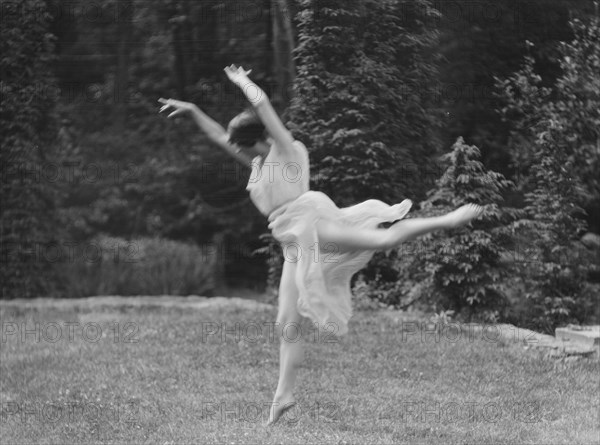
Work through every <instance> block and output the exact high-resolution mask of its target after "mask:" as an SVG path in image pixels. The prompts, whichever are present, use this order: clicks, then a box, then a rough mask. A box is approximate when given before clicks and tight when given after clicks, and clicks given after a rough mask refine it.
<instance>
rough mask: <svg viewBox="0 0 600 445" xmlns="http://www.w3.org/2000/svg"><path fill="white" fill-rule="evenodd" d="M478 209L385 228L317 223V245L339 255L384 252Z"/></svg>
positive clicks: (461, 220) (447, 226) (474, 214)
mask: <svg viewBox="0 0 600 445" xmlns="http://www.w3.org/2000/svg"><path fill="white" fill-rule="evenodd" d="M482 210H483V209H482V208H481V207H480V206H478V205H474V204H467V205H465V206H462V207H460V208H459V209H457V210H455V211H453V212H450V213H447V214H445V215H441V216H434V217H431V218H412V219H403V220H401V221H398V222H397V223H396V224H394V225H393V226H391V227H389V228H387V229H357V228H356V227H351V226H346V225H343V224H340V223H338V222H335V221H328V220H320V221H319V222H318V223H317V232H318V236H319V243H320V244H321V245H323V246H326V245H327V244H334V245H335V246H336V251H337V252H339V253H343V252H347V251H352V250H388V249H392V248H394V247H397V246H398V245H400V244H402V243H404V242H407V241H411V240H413V239H415V238H417V237H419V236H422V235H425V234H427V233H429V232H434V231H436V230H443V229H453V228H457V227H460V226H462V225H465V224H467V223H468V222H469V221H471V220H472V219H474V218H477V217H478V216H479V215H481V212H482Z"/></svg>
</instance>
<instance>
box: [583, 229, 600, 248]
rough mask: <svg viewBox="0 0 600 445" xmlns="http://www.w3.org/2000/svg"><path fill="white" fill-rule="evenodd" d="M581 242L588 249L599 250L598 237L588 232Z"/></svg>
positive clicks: (599, 240) (599, 237)
mask: <svg viewBox="0 0 600 445" xmlns="http://www.w3.org/2000/svg"><path fill="white" fill-rule="evenodd" d="M581 242H582V243H583V245H584V246H585V247H587V248H588V249H600V235H598V234H597V233H592V232H588V233H586V234H585V235H583V237H582V238H581Z"/></svg>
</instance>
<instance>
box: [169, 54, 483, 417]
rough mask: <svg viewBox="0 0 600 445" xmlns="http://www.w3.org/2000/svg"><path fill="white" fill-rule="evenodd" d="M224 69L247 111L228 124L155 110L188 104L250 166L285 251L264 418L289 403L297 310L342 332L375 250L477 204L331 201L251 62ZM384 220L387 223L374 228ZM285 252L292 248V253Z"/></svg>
mask: <svg viewBox="0 0 600 445" xmlns="http://www.w3.org/2000/svg"><path fill="white" fill-rule="evenodd" d="M225 73H226V74H227V76H228V77H229V79H230V80H231V81H232V82H233V83H234V84H235V85H237V86H238V87H239V88H241V90H242V91H243V93H244V94H245V96H246V98H247V99H248V100H249V101H250V102H251V103H252V105H253V107H254V112H252V111H245V112H243V113H241V114H239V115H238V116H236V117H235V118H234V119H233V120H232V121H231V122H230V123H229V127H228V129H227V131H226V130H225V129H224V128H223V127H221V125H219V124H218V123H216V122H215V121H214V120H212V119H211V118H210V117H208V116H207V115H206V114H205V113H203V112H202V111H201V110H200V109H199V108H198V107H196V106H195V105H194V104H191V103H189V102H182V101H177V100H173V99H159V102H161V103H162V104H163V107H162V108H161V110H160V111H161V112H162V111H166V110H172V112H171V113H170V114H169V117H173V116H176V115H179V114H183V113H190V114H191V115H192V117H193V118H194V120H195V121H196V123H197V124H198V126H199V127H200V128H201V129H202V130H203V131H204V132H205V133H206V134H207V135H208V137H209V138H210V139H211V140H212V141H213V142H215V143H216V144H217V145H218V146H220V147H221V148H222V149H223V150H225V151H226V152H227V153H229V154H230V155H231V156H233V157H234V158H235V159H237V160H238V161H240V162H242V163H244V164H245V165H247V166H248V167H251V168H252V169H253V174H252V175H251V179H250V181H249V183H248V186H247V190H248V191H249V192H250V198H251V200H252V202H253V203H254V204H255V205H256V207H257V208H258V210H259V211H260V212H261V213H262V214H263V215H265V216H266V217H268V220H269V229H271V231H272V234H273V237H274V238H275V239H277V240H278V241H279V242H280V243H281V246H282V248H283V250H284V252H286V253H288V254H287V255H285V256H286V259H285V262H284V265H283V271H282V275H281V283H280V287H279V308H278V314H277V324H276V326H277V327H278V335H279V337H280V363H279V382H278V384H277V389H276V391H275V396H274V400H273V404H272V406H271V411H270V414H269V424H272V423H275V422H276V421H277V420H278V419H279V418H280V417H281V415H282V414H283V413H284V412H285V411H286V410H287V409H289V408H290V407H291V406H293V405H294V403H295V400H294V395H293V390H294V385H295V381H296V374H297V370H298V367H299V365H300V364H301V362H302V359H303V350H302V343H301V342H299V341H296V340H297V339H295V338H294V339H293V341H289V339H287V338H286V336H284V335H281V334H282V329H283V328H285V327H286V326H288V325H289V324H291V323H299V322H300V320H301V316H305V317H308V318H310V319H311V320H313V321H314V322H316V323H317V324H318V326H319V327H320V328H323V327H325V326H334V327H335V328H336V330H337V334H338V335H343V334H345V333H347V331H348V320H349V319H350V316H351V314H352V307H351V294H350V279H351V278H352V275H353V274H355V273H356V272H358V271H359V270H360V269H361V268H363V267H364V266H365V265H366V264H367V262H368V261H369V260H370V259H371V257H372V256H373V254H374V253H375V252H376V251H378V250H389V249H391V248H394V247H397V246H399V245H400V244H402V243H404V242H407V241H410V240H412V239H414V238H416V237H418V236H420V235H424V234H426V233H429V232H432V231H436V230H441V229H451V228H456V227H459V226H462V225H464V224H467V223H468V222H469V221H471V220H472V219H474V218H476V217H477V216H479V215H480V214H481V212H482V208H481V207H480V206H477V205H472V204H468V205H465V206H463V207H460V208H459V209H457V210H455V211H453V212H450V213H448V214H446V215H442V216H437V217H432V218H412V219H403V218H404V216H405V215H406V214H407V213H408V211H409V209H410V206H411V202H410V201H409V200H405V201H403V202H402V203H400V204H396V205H393V206H389V205H387V204H384V203H383V202H381V201H377V200H368V201H365V202H363V203H360V204H357V205H355V206H352V207H347V208H342V209H340V208H338V207H337V206H336V205H335V204H334V203H333V201H331V199H329V197H327V195H325V194H324V193H321V192H315V191H309V161H308V152H307V150H306V147H305V146H304V145H303V144H302V143H301V142H299V141H296V140H294V138H293V136H292V135H291V133H290V132H289V131H288V130H287V129H286V127H285V126H284V125H283V123H282V122H281V120H280V119H279V117H278V116H277V113H276V112H275V110H274V109H273V107H272V105H271V103H270V101H269V99H268V97H267V95H266V94H265V92H264V91H262V90H261V89H260V88H259V87H258V86H257V85H256V84H255V83H254V82H253V81H252V80H250V78H249V77H248V74H250V71H245V70H244V69H243V68H242V67H239V68H238V67H236V66H235V65H231V66H229V67H227V68H225ZM384 222H395V223H394V224H393V225H391V226H390V227H389V228H386V229H383V228H379V225H380V224H381V223H384ZM319 250H320V251H322V254H321V255H319V254H318V253H319ZM289 252H294V255H293V257H292V258H290V255H289ZM331 253H334V254H335V255H334V256H333V257H332V255H331ZM296 326H297V325H296Z"/></svg>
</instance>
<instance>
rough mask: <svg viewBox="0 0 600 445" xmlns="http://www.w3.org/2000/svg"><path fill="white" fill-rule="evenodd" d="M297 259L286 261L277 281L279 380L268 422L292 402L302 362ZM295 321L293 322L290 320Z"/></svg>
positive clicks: (277, 417) (271, 421)
mask: <svg viewBox="0 0 600 445" xmlns="http://www.w3.org/2000/svg"><path fill="white" fill-rule="evenodd" d="M295 272H296V263H293V262H289V261H285V262H284V263H283V272H282V274H281V283H280V285H279V309H278V314H277V334H278V337H279V341H280V346H279V382H278V383H277V390H276V391H275V397H274V399H273V405H272V406H271V411H270V413H269V424H272V423H275V422H277V420H278V419H279V417H280V416H281V415H282V413H283V412H284V411H285V409H286V408H289V407H290V406H292V405H293V403H295V399H294V394H293V391H294V385H295V383H296V375H297V373H298V367H299V366H300V364H301V363H302V359H303V350H302V338H301V335H298V332H297V331H296V329H300V320H301V316H300V314H299V313H298V309H297V307H296V304H297V302H298V288H297V287H296V282H295ZM293 323H295V324H293Z"/></svg>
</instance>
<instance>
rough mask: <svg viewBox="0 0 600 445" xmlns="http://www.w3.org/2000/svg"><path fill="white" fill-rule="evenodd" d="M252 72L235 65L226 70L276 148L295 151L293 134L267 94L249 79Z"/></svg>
mask: <svg viewBox="0 0 600 445" xmlns="http://www.w3.org/2000/svg"><path fill="white" fill-rule="evenodd" d="M251 71H252V70H249V71H246V70H244V68H242V67H239V68H238V67H236V66H235V65H231V66H228V67H226V68H225V73H226V74H227V77H229V80H231V81H232V82H233V83H234V84H236V85H237V86H238V87H239V88H240V89H241V90H242V92H243V93H244V95H245V96H246V98H247V99H248V101H249V102H250V103H251V104H252V105H253V106H254V109H255V110H256V113H257V114H258V117H260V120H261V121H262V123H263V124H264V125H265V127H266V129H267V131H268V132H269V135H271V137H272V138H273V139H274V140H275V146H276V147H277V148H278V149H279V150H284V151H287V150H293V142H294V138H293V137H292V134H291V133H290V132H289V130H288V129H287V128H285V125H283V123H282V122H281V120H280V119H279V116H277V112H276V111H275V109H274V108H273V106H272V105H271V101H270V100H269V98H268V97H267V94H266V93H265V92H264V91H263V90H262V89H261V88H260V87H259V86H258V85H256V84H255V83H254V82H252V81H251V80H250V78H249V77H248V74H250V72H251Z"/></svg>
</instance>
